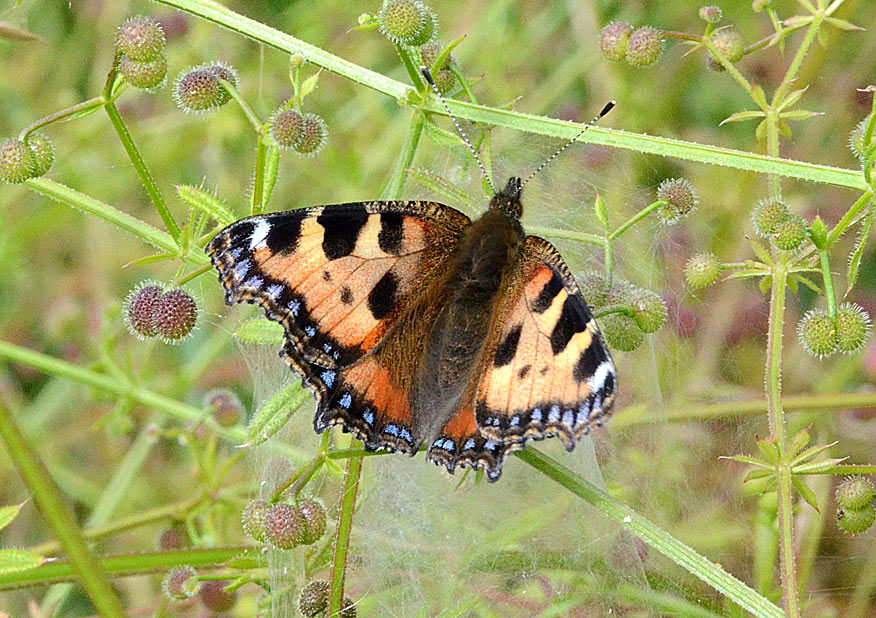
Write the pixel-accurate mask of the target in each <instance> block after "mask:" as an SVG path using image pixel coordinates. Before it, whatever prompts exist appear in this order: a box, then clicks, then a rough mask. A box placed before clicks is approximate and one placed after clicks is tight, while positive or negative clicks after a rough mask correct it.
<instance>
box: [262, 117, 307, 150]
mask: <svg viewBox="0 0 876 618" xmlns="http://www.w3.org/2000/svg"><path fill="white" fill-rule="evenodd" d="M269 122H270V125H271V138H273V140H274V143H276V144H277V147H278V148H281V149H282V150H288V149H289V148H295V146H297V145H298V143H299V142H300V141H301V139H302V138H303V137H304V117H303V116H302V115H301V114H299V113H298V112H297V111H295V110H294V109H282V108H280V109H278V110H277V111H275V112H274V113H273V115H272V116H271V119H270V121H269Z"/></svg>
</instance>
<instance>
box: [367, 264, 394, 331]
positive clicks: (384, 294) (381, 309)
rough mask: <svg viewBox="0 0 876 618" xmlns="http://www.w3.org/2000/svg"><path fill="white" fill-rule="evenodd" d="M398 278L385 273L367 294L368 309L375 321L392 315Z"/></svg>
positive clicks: (388, 272) (390, 273) (390, 272)
mask: <svg viewBox="0 0 876 618" xmlns="http://www.w3.org/2000/svg"><path fill="white" fill-rule="evenodd" d="M397 292H398V278H397V277H396V276H395V275H394V274H392V271H387V272H386V274H385V275H383V276H382V277H381V278H380V281H378V282H377V285H375V286H374V287H373V288H372V289H371V291H370V292H369V293H368V309H369V310H370V311H371V315H373V316H374V319H375V320H381V319H383V318H385V317H386V316H388V315H389V314H390V313H392V311H393V309H395V304H396V293H397Z"/></svg>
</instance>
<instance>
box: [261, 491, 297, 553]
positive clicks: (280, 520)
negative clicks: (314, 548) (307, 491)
mask: <svg viewBox="0 0 876 618" xmlns="http://www.w3.org/2000/svg"><path fill="white" fill-rule="evenodd" d="M306 534H307V521H305V519H304V515H302V514H301V511H299V510H298V509H296V508H295V507H294V506H292V505H291V504H287V503H285V502H280V503H278V504H275V505H274V506H273V507H272V508H271V510H270V512H268V519H267V521H266V522H265V536H266V537H267V540H268V543H270V544H271V545H273V546H274V547H276V548H277V549H292V548H293V547H295V546H297V545H301V543H302V541H304V537H305V535H306Z"/></svg>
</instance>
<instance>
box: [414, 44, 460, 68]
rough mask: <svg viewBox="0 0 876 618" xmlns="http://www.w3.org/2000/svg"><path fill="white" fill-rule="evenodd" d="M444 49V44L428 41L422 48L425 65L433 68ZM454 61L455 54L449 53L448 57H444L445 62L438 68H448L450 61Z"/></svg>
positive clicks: (421, 53) (421, 52)
mask: <svg viewBox="0 0 876 618" xmlns="http://www.w3.org/2000/svg"><path fill="white" fill-rule="evenodd" d="M442 51H444V45H442V44H441V43H439V42H437V41H435V42H432V43H427V44H426V45H423V46H422V47H421V48H420V58H421V59H422V61H423V65H424V66H425V67H426V68H427V69H430V70H431V69H432V67H433V65H434V64H435V62H437V60H438V56H440V55H441V52H442ZM451 62H453V56H452V55H450V54H448V56H447V58H445V59H444V62H443V63H442V64H441V66H440V67H438V70H439V71H440V70H441V69H446V68H448V67H449V66H450V63H451Z"/></svg>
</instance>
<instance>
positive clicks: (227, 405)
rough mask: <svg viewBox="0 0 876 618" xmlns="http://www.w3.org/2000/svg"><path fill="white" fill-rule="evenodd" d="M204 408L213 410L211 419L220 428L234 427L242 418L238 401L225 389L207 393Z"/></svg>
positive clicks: (241, 409)
mask: <svg viewBox="0 0 876 618" xmlns="http://www.w3.org/2000/svg"><path fill="white" fill-rule="evenodd" d="M204 407H206V408H211V409H212V410H213V419H214V420H215V421H216V422H217V423H218V424H219V426H220V427H234V426H235V425H237V423H239V422H240V419H241V418H242V417H243V405H242V404H241V403H240V399H239V398H238V397H237V395H235V394H234V393H233V392H231V391H230V390H228V389H227V388H216V389H213V390H212V391H210V392H209V393H207V394H206V395H205V396H204Z"/></svg>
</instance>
